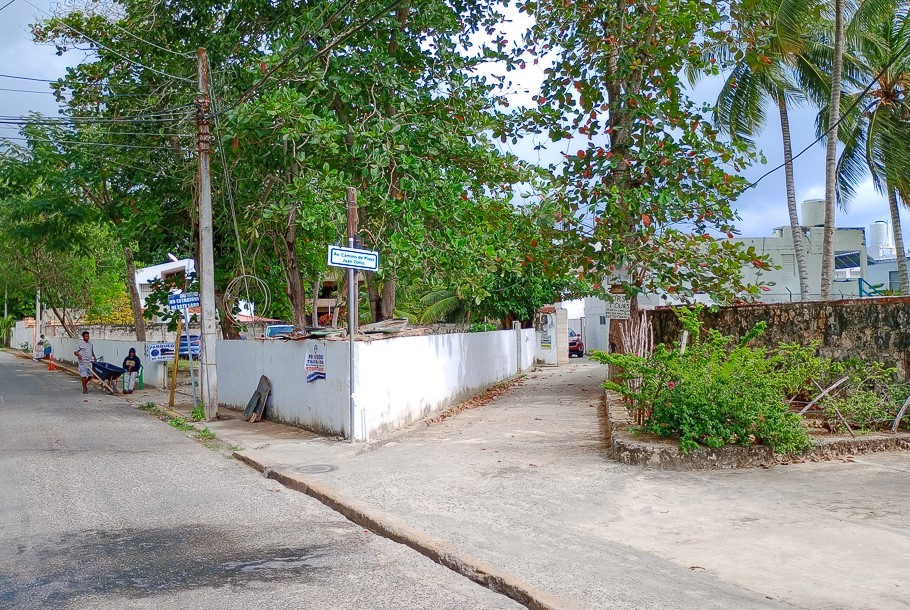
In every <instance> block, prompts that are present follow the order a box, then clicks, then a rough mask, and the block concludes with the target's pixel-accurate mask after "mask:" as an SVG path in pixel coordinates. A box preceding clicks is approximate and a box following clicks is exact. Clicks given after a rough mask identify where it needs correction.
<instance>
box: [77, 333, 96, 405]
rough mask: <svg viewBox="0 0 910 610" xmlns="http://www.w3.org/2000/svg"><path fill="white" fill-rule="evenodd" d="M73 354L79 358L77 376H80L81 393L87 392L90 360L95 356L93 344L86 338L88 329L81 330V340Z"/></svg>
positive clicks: (90, 372) (90, 369) (90, 375)
mask: <svg viewBox="0 0 910 610" xmlns="http://www.w3.org/2000/svg"><path fill="white" fill-rule="evenodd" d="M73 355H74V356H76V358H77V359H78V360H79V377H81V378H82V393H83V394H87V393H88V380H89V379H91V378H92V368H91V367H92V362H94V361H96V360H97V359H98V358H96V357H95V346H94V345H92V342H91V341H89V340H88V331H87V330H84V331H82V341H80V342H79V345H77V346H76V351H74V352H73Z"/></svg>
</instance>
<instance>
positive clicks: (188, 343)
mask: <svg viewBox="0 0 910 610" xmlns="http://www.w3.org/2000/svg"><path fill="white" fill-rule="evenodd" d="M183 315H184V316H186V351H187V356H188V357H189V359H190V386H191V387H192V388H193V409H195V408H196V405H197V404H199V401H198V399H197V398H196V376H195V374H193V344H192V342H191V341H190V310H189V309H184V310H183ZM177 340H178V341H179V340H180V337H177ZM177 352H180V345H179V344H178V345H177Z"/></svg>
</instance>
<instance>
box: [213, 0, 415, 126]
mask: <svg viewBox="0 0 910 610" xmlns="http://www.w3.org/2000/svg"><path fill="white" fill-rule="evenodd" d="M408 1H409V0H395V1H394V2H392V3H391V4H389V5H388V6H387V7H385V8H383V9H381V10H380V11H378V12H377V13H376V14H374V15H373V16H372V17H370V18H369V19H367V20H366V21H364V22H362V23H360V24H359V25H357V26H356V27H354V28H351V29H349V30H347V31H346V32H342V33H341V34H339V35H338V36H336V37H335V38H334V39H333V40H332V41H330V42H329V43H328V44H327V45H326V46H324V47H322V48H321V49H320V50H319V51H317V52H316V54H314V55H312V56H310V57H308V58H307V59H305V60H304V61H303V63H302V64H301V65H300V67H301V68H305V67H307V66H308V65H309V64H311V63H313V62H314V61H316V60H317V59H319V58H320V57H322V56H323V55H325V54H326V53H328V52H329V51H331V50H332V49H333V48H335V47H336V46H338V45H339V44H341V43H343V42H346V41H347V40H348V39H350V38H351V37H352V36H354V34H357V33H358V32H360V31H361V30H363V29H364V28H366V27H368V26H370V25H372V24H373V23H375V22H376V21H378V20H379V19H380V18H381V17H382V16H383V15H386V14H388V13H389V12H390V11H392V10H394V9H396V8H398V6H399V5H401V4H404V3H405V2H408ZM335 14H336V15H337V14H338V11H336V13H335ZM326 25H327V24H326ZM323 27H325V25H324V26H323ZM307 42H309V40H304V41H303V42H301V43H300V45H299V46H298V47H297V48H296V49H294V51H292V52H291V53H290V54H289V55H288V56H287V57H285V58H284V59H282V60H281V61H280V62H279V63H278V64H277V65H275V66H274V67H273V68H272V69H271V70H269V72H268V73H266V74H265V75H263V77H262V78H261V79H259V81H257V82H256V84H254V85H253V86H252V87H251V88H250V89H248V90H247V92H246V93H244V94H243V95H242V96H240V99H238V100H237V101H236V102H234V103H233V104H231V105H230V106H228V107H227V108H225V109H224V110H222V111H221V114H225V113H227V112H230V111H231V110H233V109H235V108H237V107H238V106H240V105H241V104H243V103H244V102H246V101H247V100H249V99H250V97H251V96H252V95H253V94H254V93H255V92H256V91H257V90H258V89H259V87H261V86H262V85H263V84H264V83H265V81H266V80H267V79H268V78H269V77H270V76H271V75H272V74H274V73H275V71H276V70H278V69H279V68H281V67H282V66H284V65H286V64H287V63H288V62H289V61H290V60H291V59H293V58H294V57H296V56H297V55H299V54H300V53H301V52H302V51H303V50H304V49H305V48H306V45H307ZM287 80H288V79H287V78H284V79H282V80H280V81H279V84H280V83H284V82H287Z"/></svg>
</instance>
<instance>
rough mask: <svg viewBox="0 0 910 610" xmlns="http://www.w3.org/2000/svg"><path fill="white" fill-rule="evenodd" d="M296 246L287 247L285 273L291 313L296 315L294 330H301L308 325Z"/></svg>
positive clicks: (289, 245)
mask: <svg viewBox="0 0 910 610" xmlns="http://www.w3.org/2000/svg"><path fill="white" fill-rule="evenodd" d="M295 245H296V244H288V245H287V250H288V256H287V257H286V260H285V261H284V272H285V276H286V278H287V295H288V299H289V300H290V301H291V311H292V312H293V313H294V328H297V329H301V328H303V327H304V326H306V325H307V323H306V322H307V320H306V295H305V294H304V292H303V282H302V281H301V280H300V263H299V261H298V260H297V250H296V248H295Z"/></svg>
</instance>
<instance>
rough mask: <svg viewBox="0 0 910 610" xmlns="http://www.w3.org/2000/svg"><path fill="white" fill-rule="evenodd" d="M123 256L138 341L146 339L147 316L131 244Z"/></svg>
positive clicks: (124, 249) (125, 249)
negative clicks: (140, 293) (144, 311)
mask: <svg viewBox="0 0 910 610" xmlns="http://www.w3.org/2000/svg"><path fill="white" fill-rule="evenodd" d="M123 258H124V259H126V285H127V286H128V287H129V289H130V309H132V310H133V324H134V325H135V326H136V341H145V318H143V317H142V299H141V298H140V296H139V287H138V286H136V263H135V261H133V251H132V250H131V249H130V248H129V246H127V247H125V248H123Z"/></svg>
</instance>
